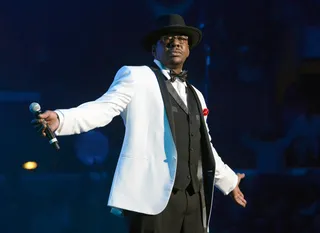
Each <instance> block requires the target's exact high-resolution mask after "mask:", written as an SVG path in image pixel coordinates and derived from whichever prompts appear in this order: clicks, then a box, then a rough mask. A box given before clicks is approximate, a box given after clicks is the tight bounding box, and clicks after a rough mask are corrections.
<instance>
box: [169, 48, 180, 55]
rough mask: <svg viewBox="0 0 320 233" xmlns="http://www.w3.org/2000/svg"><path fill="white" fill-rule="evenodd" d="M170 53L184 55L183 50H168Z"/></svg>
mask: <svg viewBox="0 0 320 233" xmlns="http://www.w3.org/2000/svg"><path fill="white" fill-rule="evenodd" d="M168 52H169V53H180V54H182V50H181V49H168Z"/></svg>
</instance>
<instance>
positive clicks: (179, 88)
mask: <svg viewBox="0 0 320 233" xmlns="http://www.w3.org/2000/svg"><path fill="white" fill-rule="evenodd" d="M154 63H156V64H157V66H158V67H159V68H160V70H161V71H162V73H163V74H164V75H165V76H166V77H167V79H171V77H170V74H169V73H170V70H169V69H168V68H166V67H165V66H164V65H162V64H161V62H160V61H158V60H156V59H154ZM171 84H172V86H173V87H174V89H175V90H176V92H177V93H178V95H179V96H180V98H181V99H182V101H183V102H184V104H185V105H186V107H188V102H187V92H186V87H187V84H186V83H185V82H182V81H181V80H180V79H178V78H177V79H176V80H175V81H174V82H171Z"/></svg>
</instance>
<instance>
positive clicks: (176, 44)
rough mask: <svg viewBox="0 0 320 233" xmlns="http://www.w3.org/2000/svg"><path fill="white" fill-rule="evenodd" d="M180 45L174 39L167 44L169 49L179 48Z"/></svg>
mask: <svg viewBox="0 0 320 233" xmlns="http://www.w3.org/2000/svg"><path fill="white" fill-rule="evenodd" d="M180 46H181V44H180V42H179V40H178V39H177V38H175V37H173V38H172V40H171V42H170V43H169V47H170V48H174V47H180Z"/></svg>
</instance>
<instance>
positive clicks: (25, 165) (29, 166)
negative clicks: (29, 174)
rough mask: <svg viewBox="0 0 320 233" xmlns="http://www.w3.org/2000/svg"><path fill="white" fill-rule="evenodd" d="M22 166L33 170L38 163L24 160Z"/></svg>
mask: <svg viewBox="0 0 320 233" xmlns="http://www.w3.org/2000/svg"><path fill="white" fill-rule="evenodd" d="M22 167H23V168H24V169H26V170H34V169H36V168H37V167H38V164H37V162H34V161H28V162H25V163H24V164H23V165H22Z"/></svg>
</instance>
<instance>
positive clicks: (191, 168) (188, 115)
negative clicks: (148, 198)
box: [170, 87, 202, 192]
mask: <svg viewBox="0 0 320 233" xmlns="http://www.w3.org/2000/svg"><path fill="white" fill-rule="evenodd" d="M186 91H187V105H188V107H187V110H188V112H186V111H185V109H183V108H182V107H181V104H180V105H179V104H178V103H177V101H176V100H175V98H173V97H172V95H170V98H171V99H170V102H171V105H172V112H173V120H174V127H175V132H176V149H177V153H178V159H177V162H178V163H177V172H176V179H175V183H174V187H175V188H176V189H179V190H185V189H186V188H187V187H188V186H189V184H190V182H191V184H192V187H193V190H194V191H195V192H199V189H200V182H199V179H198V176H197V172H198V163H199V160H200V159H201V151H202V150H201V131H200V127H201V122H200V113H199V109H198V107H197V102H196V100H195V97H194V94H193V93H192V92H191V91H190V89H189V87H186ZM176 98H179V97H177V96H176ZM181 101H182V100H181Z"/></svg>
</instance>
